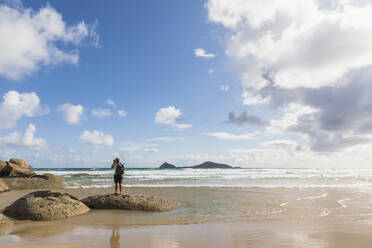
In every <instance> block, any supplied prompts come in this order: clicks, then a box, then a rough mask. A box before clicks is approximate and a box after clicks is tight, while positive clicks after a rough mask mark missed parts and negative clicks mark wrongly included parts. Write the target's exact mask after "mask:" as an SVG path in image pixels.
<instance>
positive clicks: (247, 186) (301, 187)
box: [66, 182, 372, 201]
mask: <svg viewBox="0 0 372 248" xmlns="http://www.w3.org/2000/svg"><path fill="white" fill-rule="evenodd" d="M74 184H77V183H76V182H74ZM113 185H114V184H113V183H112V184H107V185H84V186H80V185H78V186H73V187H74V188H79V187H84V188H102V187H111V186H113ZM123 187H128V188H130V187H134V188H167V187H168V188H172V187H182V188H252V189H254V188H270V189H280V188H285V189H300V190H303V189H306V188H325V189H327V188H350V189H363V188H366V189H371V188H372V185H221V184H213V185H212V184H209V185H208V184H206V185H201V184H198V185H195V184H130V185H129V184H124V185H123ZM66 188H71V187H70V186H68V187H66ZM325 194H327V193H324V194H322V195H320V196H310V197H304V198H297V200H298V201H299V200H308V199H313V198H314V197H315V198H323V197H326V195H325Z"/></svg>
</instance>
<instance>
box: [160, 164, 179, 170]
mask: <svg viewBox="0 0 372 248" xmlns="http://www.w3.org/2000/svg"><path fill="white" fill-rule="evenodd" d="M175 168H177V167H176V166H175V165H173V164H169V163H167V162H165V163H163V164H162V165H160V167H159V169H175Z"/></svg>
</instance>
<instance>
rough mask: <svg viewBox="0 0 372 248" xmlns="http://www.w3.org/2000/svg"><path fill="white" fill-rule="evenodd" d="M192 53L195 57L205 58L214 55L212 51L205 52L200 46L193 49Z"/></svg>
mask: <svg viewBox="0 0 372 248" xmlns="http://www.w3.org/2000/svg"><path fill="white" fill-rule="evenodd" d="M194 54H195V57H201V58H205V59H211V58H214V57H215V55H214V54H213V53H206V52H205V50H204V49H202V48H197V49H195V50H194Z"/></svg>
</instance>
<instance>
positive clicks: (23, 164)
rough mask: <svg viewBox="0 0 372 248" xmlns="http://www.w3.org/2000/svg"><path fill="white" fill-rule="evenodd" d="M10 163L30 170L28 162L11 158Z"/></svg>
mask: <svg viewBox="0 0 372 248" xmlns="http://www.w3.org/2000/svg"><path fill="white" fill-rule="evenodd" d="M9 163H12V164H16V165H18V166H19V167H21V168H23V169H30V168H29V166H28V162H27V161H26V160H24V159H20V158H11V159H9Z"/></svg>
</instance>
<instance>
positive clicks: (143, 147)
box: [120, 141, 159, 153]
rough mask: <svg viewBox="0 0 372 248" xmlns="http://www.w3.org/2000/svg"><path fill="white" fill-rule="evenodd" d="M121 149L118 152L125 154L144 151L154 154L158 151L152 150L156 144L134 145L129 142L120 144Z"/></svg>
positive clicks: (134, 143)
mask: <svg viewBox="0 0 372 248" xmlns="http://www.w3.org/2000/svg"><path fill="white" fill-rule="evenodd" d="M122 145H123V146H122V147H121V148H120V151H125V152H134V151H145V152H149V153H156V152H159V149H157V148H153V147H154V146H157V144H148V143H136V142H131V141H126V142H122Z"/></svg>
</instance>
